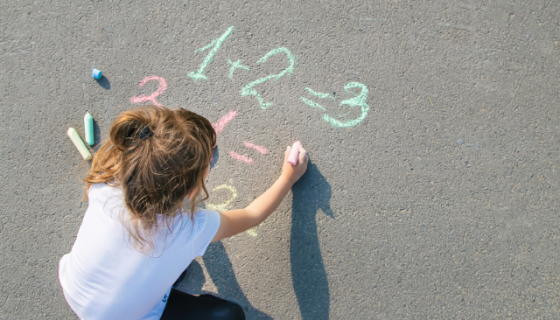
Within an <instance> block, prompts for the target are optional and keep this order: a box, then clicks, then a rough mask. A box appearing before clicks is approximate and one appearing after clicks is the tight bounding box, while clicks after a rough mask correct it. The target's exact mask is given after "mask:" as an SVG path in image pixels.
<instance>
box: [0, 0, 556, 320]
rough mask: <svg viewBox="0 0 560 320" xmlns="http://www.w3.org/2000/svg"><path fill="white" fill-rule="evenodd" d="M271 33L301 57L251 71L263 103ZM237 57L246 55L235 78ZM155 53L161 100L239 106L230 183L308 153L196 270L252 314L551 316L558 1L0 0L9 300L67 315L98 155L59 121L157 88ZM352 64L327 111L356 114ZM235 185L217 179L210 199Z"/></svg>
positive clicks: (3, 240) (224, 158) (102, 124)
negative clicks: (362, 103)
mask: <svg viewBox="0 0 560 320" xmlns="http://www.w3.org/2000/svg"><path fill="white" fill-rule="evenodd" d="M230 26H234V29H233V31H232V33H231V34H230V35H229V37H227V39H225V41H224V42H223V44H222V46H221V48H220V49H219V50H218V51H216V53H215V55H214V57H213V59H212V61H211V62H210V63H209V64H208V66H207V68H206V69H205V71H204V74H205V75H206V76H207V78H208V79H207V80H199V81H194V80H193V79H192V78H191V77H189V76H188V73H189V72H195V71H196V70H198V69H199V67H200V64H201V63H202V61H203V60H204V58H205V57H206V56H207V55H208V53H209V50H206V51H203V52H198V53H195V50H197V49H200V48H203V47H205V46H206V45H208V44H209V43H210V42H211V40H212V39H216V38H219V37H220V36H221V35H223V34H224V32H226V30H227V29H228V28H229V27H230ZM280 47H285V48H287V49H288V50H289V51H290V52H291V53H292V54H293V56H294V59H295V66H294V70H293V73H291V74H287V75H285V76H284V77H282V78H280V79H279V80H278V81H272V80H271V81H267V82H265V83H262V84H259V85H256V86H255V87H254V89H255V90H256V92H258V93H259V94H260V95H261V96H262V99H263V101H264V102H273V103H274V105H273V106H270V107H269V108H267V109H266V110H263V109H261V108H260V107H259V103H258V101H257V99H256V98H255V97H253V96H241V94H240V90H241V88H242V87H243V86H246V85H247V84H248V83H250V82H251V81H253V80H256V79H258V78H261V77H264V76H266V75H270V74H276V73H278V72H280V71H281V70H282V69H283V68H286V66H287V65H288V61H287V59H286V55H285V54H278V55H275V56H272V57H270V58H269V59H268V60H267V61H266V62H263V63H257V61H258V60H259V59H261V58H262V57H263V56H264V55H265V54H266V53H267V52H269V51H270V50H272V49H275V48H280ZM228 59H229V60H231V61H232V62H235V61H237V60H238V59H241V63H242V64H243V65H245V66H248V67H250V70H241V69H237V70H236V71H235V73H234V75H233V77H232V79H230V78H228V74H229V70H230V64H229V63H228ZM93 65H95V67H96V68H98V69H101V70H102V71H103V73H104V75H105V76H106V78H105V79H102V81H99V82H98V81H95V80H94V79H93V78H92V77H91V68H92V66H93ZM152 75H155V76H159V77H162V78H164V79H165V80H166V82H167V89H166V90H165V92H163V93H162V94H161V95H159V97H157V101H159V103H161V104H163V105H165V106H168V107H185V108H189V109H191V110H193V111H196V112H199V113H201V114H203V115H204V116H206V117H207V118H208V119H209V120H210V121H212V122H215V121H217V120H218V119H220V118H221V117H222V116H224V115H226V114H227V113H228V112H229V111H230V110H234V111H236V112H237V113H238V114H237V116H236V117H235V118H234V119H233V120H232V121H231V122H230V123H229V124H228V125H227V126H226V127H225V129H224V131H223V132H222V133H221V134H220V136H219V139H218V145H219V159H218V161H217V162H216V164H215V165H214V167H213V169H212V173H211V175H210V180H209V188H210V189H211V190H213V189H214V188H215V187H218V186H222V185H224V184H225V185H227V186H231V187H233V188H235V190H236V191H237V198H235V199H234V200H233V201H232V202H231V205H230V207H231V208H233V207H242V206H245V205H247V204H248V203H249V202H250V201H251V200H252V199H253V198H254V197H256V196H258V195H259V194H260V193H261V192H263V191H264V190H265V189H266V188H267V187H268V186H269V185H270V184H271V183H272V181H273V180H274V179H275V177H276V176H277V175H278V174H279V172H280V164H281V159H282V155H283V150H284V148H285V147H286V145H288V144H290V143H292V142H293V141H294V140H296V139H299V140H301V141H303V143H304V145H305V147H306V148H307V149H308V150H309V153H310V157H311V161H312V165H311V166H310V170H309V173H308V174H307V175H306V176H304V178H303V179H302V181H300V182H299V183H298V184H297V185H296V186H295V187H294V189H293V190H292V192H291V193H290V194H289V195H288V197H287V198H286V199H285V201H284V202H283V203H282V205H281V206H280V208H279V209H278V210H277V212H275V214H274V215H273V216H272V217H271V218H269V219H268V220H267V221H265V222H264V223H263V224H262V225H260V226H258V227H257V228H256V229H255V230H252V231H251V232H250V233H243V234H241V235H238V236H235V237H233V238H230V239H227V240H225V241H223V242H221V243H217V244H213V245H212V246H211V247H210V249H209V250H208V252H207V254H206V255H205V256H204V257H203V258H200V259H197V260H196V261H195V262H194V263H193V264H192V266H191V272H189V275H188V277H187V278H186V279H185V280H184V281H183V282H182V283H181V288H182V289H183V290H185V291H188V292H191V293H199V292H215V293H218V294H220V295H221V296H223V297H225V298H228V299H232V300H235V301H237V302H239V303H240V304H242V305H243V307H244V308H245V310H246V313H247V315H248V318H249V319H558V318H559V317H560V316H559V314H560V280H559V274H560V268H559V261H560V260H559V258H560V248H559V241H560V238H559V233H560V230H559V227H560V219H559V218H560V217H559V214H558V207H556V204H557V202H558V197H559V191H558V187H559V176H558V175H559V170H560V167H559V163H558V159H559V155H560V154H559V153H560V151H559V147H560V143H559V142H558V130H559V128H560V125H559V102H560V2H558V1H555V0H527V1H512V0H510V1H508V0H435V1H421V0H420V1H416V0H381V1H354V0H348V1H333V0H331V1H316V0H309V1H241V0H232V1H213V0H210V1H148V0H141V1H69V0H67V1H26V0H20V1H13V0H4V1H1V2H0V181H1V184H0V200H1V201H0V219H1V220H0V319H3V320H4V319H74V318H75V316H74V315H73V313H72V311H71V310H70V309H69V307H68V306H67V305H66V303H65V301H64V297H63V295H62V291H61V288H60V286H59V283H58V278H57V269H58V261H59V259H60V257H61V256H62V255H63V254H65V253H67V252H69V250H70V249H71V246H72V244H73V241H74V239H75V236H76V233H77V231H78V228H79V225H80V222H81V218H82V216H83V214H84V211H85V209H86V206H87V204H86V203H83V202H81V199H82V195H83V191H84V185H83V183H81V179H82V178H83V177H84V173H85V172H86V171H87V169H88V167H89V163H87V162H84V161H82V160H81V158H80V156H79V154H78V152H77V150H76V149H75V148H74V146H73V145H72V144H71V142H70V140H69V139H68V137H67V136H66V130H67V129H68V127H71V126H72V127H75V128H76V129H77V130H78V132H79V133H80V134H82V135H83V120H82V119H83V116H84V114H85V111H86V109H87V110H89V112H90V113H91V114H92V115H93V117H94V118H95V120H96V123H97V130H96V133H97V135H98V138H99V137H101V138H104V137H106V136H107V132H108V129H109V127H110V124H111V121H112V120H113V119H114V117H115V116H116V115H117V114H118V113H119V112H121V111H123V110H127V109H130V108H132V107H134V106H135V105H137V104H134V103H132V102H131V100H130V99H131V97H134V96H138V95H140V94H145V95H149V94H151V93H152V92H154V91H155V90H156V89H157V87H158V85H157V82H154V81H152V82H148V83H147V84H146V85H144V86H143V87H141V88H139V86H138V84H139V82H140V81H141V80H142V79H144V78H145V77H147V76H152ZM351 82H359V83H362V84H364V85H365V86H367V88H368V89H369V93H368V96H367V100H366V102H367V104H368V105H369V106H370V110H369V113H368V114H367V116H366V118H365V119H364V120H363V121H362V122H361V123H359V124H358V125H356V126H354V127H351V128H334V127H332V126H331V125H330V124H328V123H327V122H326V121H324V120H323V118H322V116H323V114H324V113H328V114H331V115H339V114H342V115H341V116H340V118H341V119H353V118H356V117H358V116H359V115H360V111H359V108H348V106H346V107H345V106H340V105H339V104H340V102H341V101H342V100H344V99H348V98H351V97H352V94H351V93H348V92H345V91H344V89H343V87H344V85H346V84H347V83H351ZM306 87H308V88H311V89H312V90H315V91H317V92H323V93H329V94H331V95H333V97H334V99H335V100H336V102H335V101H332V100H330V99H318V98H316V97H313V95H311V94H310V93H309V92H308V91H306V90H305V88H306ZM358 91H359V90H355V92H358ZM301 97H305V98H307V99H311V100H314V101H316V102H317V103H320V104H321V105H322V106H324V107H325V109H326V111H325V112H323V111H321V110H320V109H319V108H311V107H309V106H308V105H307V104H305V103H304V102H303V101H302V99H301ZM348 112H349V113H348ZM243 141H250V142H252V143H254V144H256V145H261V146H264V147H266V148H267V149H268V150H270V151H271V152H270V153H268V154H265V155H262V154H260V153H258V152H256V151H255V150H252V149H249V148H246V147H245V146H244V144H243ZM96 147H98V146H96ZM94 149H95V148H94ZM230 151H234V152H237V153H239V154H242V155H245V156H246V157H250V158H251V159H253V161H254V162H253V164H251V165H248V164H245V163H242V162H239V161H237V160H235V159H233V158H232V157H230V155H229V153H230ZM557 168H558V169H559V170H556V169H557ZM230 198H231V191H229V190H228V189H217V190H215V191H213V192H211V198H210V200H209V201H208V203H207V205H208V204H220V203H223V202H226V201H228V199H230Z"/></svg>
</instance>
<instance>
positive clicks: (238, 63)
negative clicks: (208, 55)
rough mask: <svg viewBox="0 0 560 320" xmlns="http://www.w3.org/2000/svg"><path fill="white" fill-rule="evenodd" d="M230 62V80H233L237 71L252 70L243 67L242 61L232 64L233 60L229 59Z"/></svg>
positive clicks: (238, 60)
mask: <svg viewBox="0 0 560 320" xmlns="http://www.w3.org/2000/svg"><path fill="white" fill-rule="evenodd" d="M228 62H229V64H230V65H231V68H229V76H228V78H230V79H233V73H234V72H235V69H241V70H251V68H249V67H247V66H244V65H242V64H241V60H240V59H237V61H235V62H231V60H229V59H228Z"/></svg>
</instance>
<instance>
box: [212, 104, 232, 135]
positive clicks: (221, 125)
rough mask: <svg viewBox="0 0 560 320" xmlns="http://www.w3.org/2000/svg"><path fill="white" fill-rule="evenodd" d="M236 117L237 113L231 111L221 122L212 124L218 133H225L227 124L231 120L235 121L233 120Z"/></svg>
mask: <svg viewBox="0 0 560 320" xmlns="http://www.w3.org/2000/svg"><path fill="white" fill-rule="evenodd" d="M236 115H237V111H233V110H231V111H230V112H229V113H228V114H226V115H225V116H223V117H222V118H221V119H220V120H218V121H216V122H214V123H212V127H213V128H214V130H215V131H216V133H220V132H222V131H224V128H225V127H226V126H227V124H228V123H229V122H230V121H231V120H233V118H235V116H236Z"/></svg>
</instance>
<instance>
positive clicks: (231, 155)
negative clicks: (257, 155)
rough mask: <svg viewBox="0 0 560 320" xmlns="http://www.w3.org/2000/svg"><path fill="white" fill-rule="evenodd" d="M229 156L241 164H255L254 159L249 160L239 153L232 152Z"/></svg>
mask: <svg viewBox="0 0 560 320" xmlns="http://www.w3.org/2000/svg"><path fill="white" fill-rule="evenodd" d="M229 156H230V157H232V158H234V159H235V160H238V161H241V162H245V163H246V164H253V159H251V158H247V157H246V156H242V155H240V154H239V153H237V152H234V151H230V152H229Z"/></svg>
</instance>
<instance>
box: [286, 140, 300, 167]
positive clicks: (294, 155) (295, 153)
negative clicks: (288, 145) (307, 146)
mask: <svg viewBox="0 0 560 320" xmlns="http://www.w3.org/2000/svg"><path fill="white" fill-rule="evenodd" d="M300 146H301V142H299V141H296V142H294V145H292V150H290V156H289V157H288V163H290V164H291V165H292V166H295V165H296V164H297V162H298V157H299V147H300Z"/></svg>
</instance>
